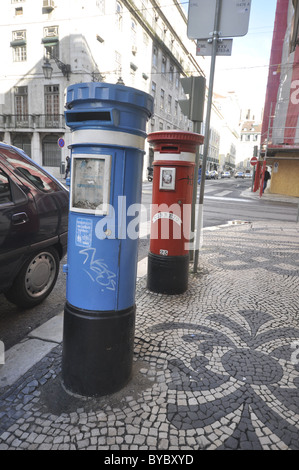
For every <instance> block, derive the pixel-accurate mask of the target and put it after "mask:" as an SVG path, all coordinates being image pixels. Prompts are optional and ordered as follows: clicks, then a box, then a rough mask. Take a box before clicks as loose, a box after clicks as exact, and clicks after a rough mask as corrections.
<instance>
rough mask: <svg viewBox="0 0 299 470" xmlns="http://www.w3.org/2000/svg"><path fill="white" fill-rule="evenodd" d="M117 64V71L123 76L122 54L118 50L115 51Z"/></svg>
mask: <svg viewBox="0 0 299 470" xmlns="http://www.w3.org/2000/svg"><path fill="white" fill-rule="evenodd" d="M115 64H116V73H117V75H118V76H119V77H121V73H122V66H121V54H120V53H119V52H118V51H115Z"/></svg>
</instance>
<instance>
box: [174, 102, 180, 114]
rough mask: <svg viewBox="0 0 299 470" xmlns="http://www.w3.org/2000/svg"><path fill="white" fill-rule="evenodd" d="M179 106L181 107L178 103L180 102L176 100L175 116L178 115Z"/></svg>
mask: <svg viewBox="0 0 299 470" xmlns="http://www.w3.org/2000/svg"><path fill="white" fill-rule="evenodd" d="M178 106H179V102H178V100H175V102H174V115H175V116H177V115H178Z"/></svg>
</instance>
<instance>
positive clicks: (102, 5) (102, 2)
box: [96, 0, 105, 15]
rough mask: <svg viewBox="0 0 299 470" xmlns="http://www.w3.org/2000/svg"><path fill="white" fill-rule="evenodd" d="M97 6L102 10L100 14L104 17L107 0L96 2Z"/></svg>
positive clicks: (97, 0)
mask: <svg viewBox="0 0 299 470" xmlns="http://www.w3.org/2000/svg"><path fill="white" fill-rule="evenodd" d="M96 6H97V7H98V9H99V10H100V13H102V15H104V14H105V0H96Z"/></svg>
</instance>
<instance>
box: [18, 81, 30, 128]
mask: <svg viewBox="0 0 299 470" xmlns="http://www.w3.org/2000/svg"><path fill="white" fill-rule="evenodd" d="M15 114H16V122H17V123H18V125H19V126H22V125H23V126H28V87H27V86H19V87H15Z"/></svg>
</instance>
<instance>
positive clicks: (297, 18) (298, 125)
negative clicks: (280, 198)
mask: <svg viewBox="0 0 299 470" xmlns="http://www.w3.org/2000/svg"><path fill="white" fill-rule="evenodd" d="M298 118H299V2H298V0H278V1H277V6H276V16H275V26H274V32H273V40H272V49H271V57H270V66H269V75H268V84H267V93H266V101H265V112H264V119H263V124H262V138H261V156H262V158H263V159H264V161H266V164H267V165H269V166H270V167H271V168H272V175H271V185H270V192H271V193H276V194H285V195H289V196H297V197H298V196H299V121H298Z"/></svg>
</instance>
